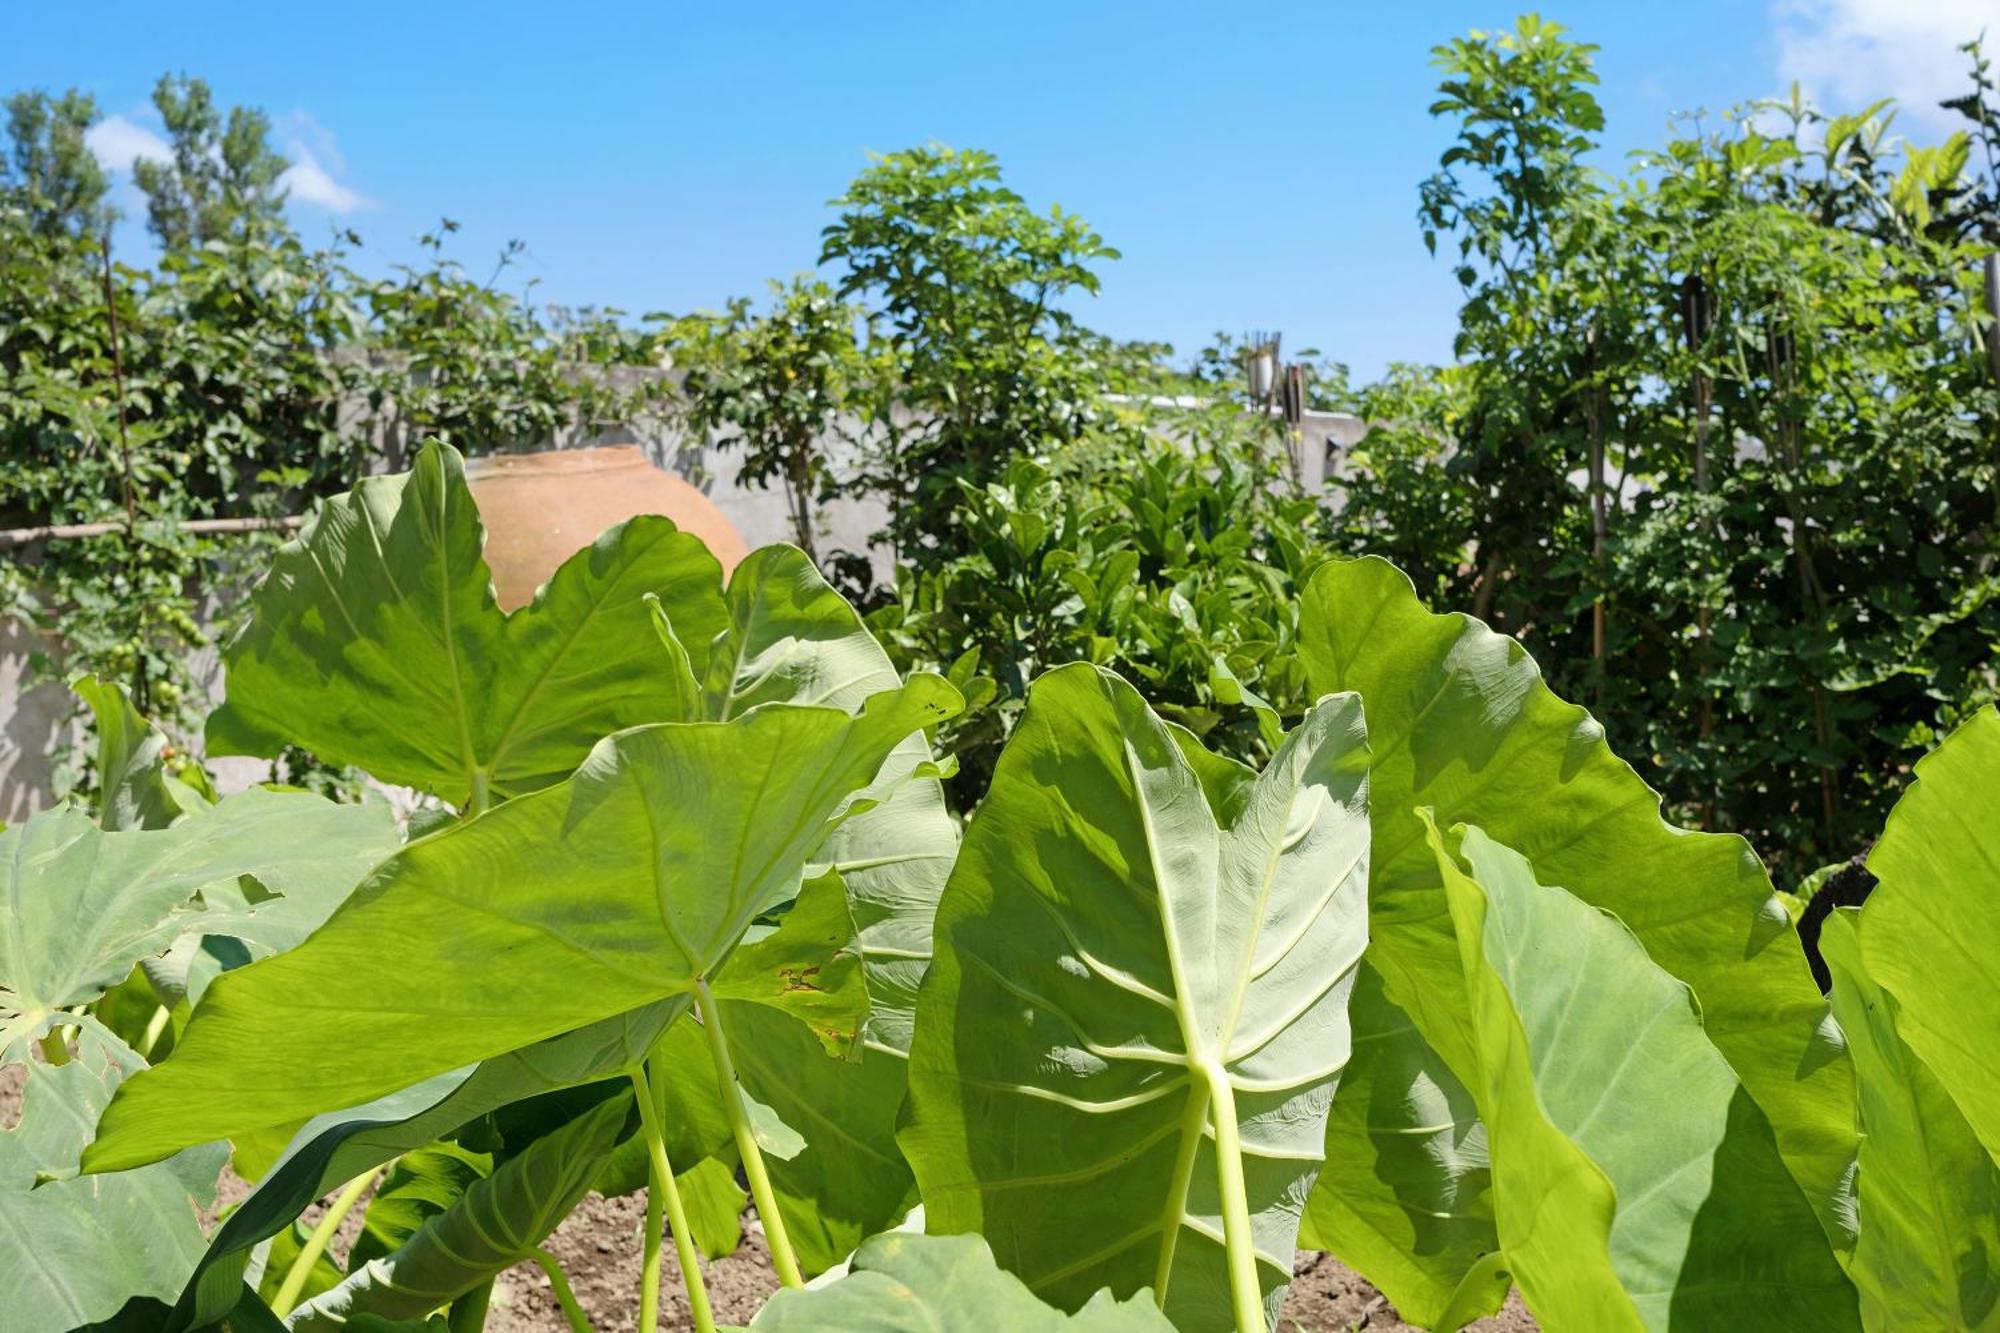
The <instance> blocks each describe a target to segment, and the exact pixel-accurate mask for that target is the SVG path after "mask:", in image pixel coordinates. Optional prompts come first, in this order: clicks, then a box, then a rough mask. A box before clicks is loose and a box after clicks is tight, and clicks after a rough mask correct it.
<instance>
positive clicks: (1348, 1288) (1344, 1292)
mask: <svg viewBox="0 0 2000 1333" xmlns="http://www.w3.org/2000/svg"><path fill="white" fill-rule="evenodd" d="M1466 1327H1467V1328H1468V1329H1473V1330H1477V1333H1533V1330H1535V1329H1538V1328H1540V1327H1541V1326H1540V1325H1539V1324H1537V1323H1536V1322H1535V1318H1534V1316H1533V1315H1531V1314H1529V1313H1528V1310H1527V1307H1526V1306H1524V1305H1522V1304H1521V1293H1520V1292H1518V1291H1515V1292H1513V1293H1511V1294H1509V1296H1508V1297H1507V1304H1506V1306H1505V1307H1503V1308H1502V1309H1501V1311H1500V1313H1499V1314H1496V1315H1494V1316H1492V1317H1491V1318H1489V1319H1481V1320H1477V1321H1475V1322H1473V1323H1470V1324H1467V1325H1466ZM1416 1329H1417V1325H1415V1324H1406V1323H1404V1322H1403V1320H1402V1318H1401V1317H1400V1316H1399V1315H1397V1313H1396V1308H1395V1307H1394V1306H1392V1305H1390V1304H1389V1302H1388V1300H1387V1299H1385V1298H1384V1297H1383V1295H1382V1293H1381V1292H1379V1291H1377V1290H1375V1288H1374V1287H1372V1286H1370V1285H1369V1283H1368V1279H1366V1278H1364V1277H1362V1276H1361V1274H1359V1273H1357V1272H1355V1271H1354V1270H1353V1269H1351V1268H1349V1267H1348V1266H1347V1265H1346V1264H1344V1263H1342V1262H1340V1260H1338V1259H1336V1258H1334V1257H1333V1256H1332V1255H1330V1254H1320V1253H1316V1252H1313V1251H1308V1250H1301V1251H1299V1257H1298V1262H1297V1263H1295V1264H1294V1265H1293V1266H1292V1288H1291V1290H1290V1291H1289V1292H1288V1293H1286V1295H1285V1308H1284V1309H1283V1310H1282V1311H1281V1312H1280V1313H1279V1315H1278V1333H1350V1331H1352V1333H1360V1331H1361V1330H1366V1331H1367V1333H1405V1330H1409V1331H1410V1333H1416Z"/></svg>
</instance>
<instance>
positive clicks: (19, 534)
mask: <svg viewBox="0 0 2000 1333" xmlns="http://www.w3.org/2000/svg"><path fill="white" fill-rule="evenodd" d="M303 522H305V519H304V518H303V517H302V516H299V515H296V514H293V515H288V516H286V517H284V518H190V519H183V520H181V521H180V522H178V523H175V524H173V526H174V527H175V528H178V529H179V530H180V531H182V532H196V533H211V532H290V531H292V530H293V529H295V528H297V527H298V526H299V525H300V524H301V523H303ZM126 530H127V529H126V524H124V523H55V524H49V525H47V526H44V527H38V528H0V550H4V549H5V548H7V547H10V546H27V545H29V544H31V543H33V542H60V541H74V540H76V539H78V538H82V537H103V536H107V535H109V534H111V533H114V532H124V531H126Z"/></svg>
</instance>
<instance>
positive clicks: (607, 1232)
mask: <svg viewBox="0 0 2000 1333" xmlns="http://www.w3.org/2000/svg"><path fill="white" fill-rule="evenodd" d="M26 1072H27V1071H26V1070H25V1069H23V1068H22V1067H21V1066H19V1065H12V1066H5V1067H0V1130H8V1129H12V1128H13V1127H14V1126H15V1124H17V1123H18V1122H19V1119H20V1113H21V1084H22V1079H23V1077H24V1075H25V1074H26ZM245 1193H247V1190H246V1188H245V1187H244V1185H243V1184H242V1182H241V1181H239V1180H237V1179H236V1178H235V1177H234V1175H233V1174H232V1173H228V1172H225V1173H224V1179H223V1181H222V1185H221V1188H220V1190H219V1197H218V1203H219V1204H220V1205H222V1206H225V1207H226V1206H227V1205H229V1204H231V1203H234V1202H235V1201H237V1200H238V1199H241V1198H242V1197H243V1195H244V1194H245ZM317 1212H318V1205H315V1206H314V1208H313V1209H312V1210H311V1211H310V1212H308V1213H307V1218H308V1220H310V1219H311V1218H312V1216H313V1215H314V1214H315V1213H317ZM645 1215H646V1205H645V1194H644V1193H643V1192H642V1193H639V1194H635V1195H630V1196H627V1197H625V1198H622V1199H606V1198H603V1197H601V1196H599V1195H596V1194H592V1195H590V1196H589V1197H587V1198H586V1199H585V1200H584V1201H583V1203H582V1204H581V1205H580V1206H579V1207H578V1208H577V1210H576V1211H575V1212H574V1213H572V1214H570V1216H569V1218H568V1219H567V1220H566V1221H565V1222H564V1223H563V1224H562V1226H560V1227H558V1228H557V1229H556V1232H555V1234H554V1235H553V1236H551V1237H549V1239H548V1242H547V1245H546V1247H545V1248H547V1250H548V1251H549V1252H550V1253H551V1254H553V1255H554V1256H555V1257H556V1258H557V1259H558V1260H559V1261H561V1263H562V1266H563V1270H564V1271H565V1272H566V1273H567V1274H568V1275H569V1281H570V1285H571V1286H572V1287H573V1288H574V1289H575V1291H576V1299H577V1303H578V1304H579V1305H581V1306H582V1307H583V1308H584V1311H585V1312H586V1313H588V1314H589V1315H590V1317H591V1321H592V1323H593V1324H595V1325H596V1327H597V1329H598V1331H599V1333H625V1330H628V1329H632V1328H635V1327H636V1326H637V1324H638V1316H639V1302H638V1290H639V1229H640V1224H641V1222H642V1221H643V1220H644V1218H645ZM360 1216H361V1209H359V1208H357V1209H356V1210H355V1211H354V1213H353V1214H351V1215H350V1216H349V1217H348V1219H347V1223H346V1225H344V1226H343V1227H342V1228H341V1234H340V1236H339V1237H338V1238H337V1239H336V1240H335V1241H334V1244H333V1247H332V1248H333V1250H334V1252H335V1253H336V1254H337V1255H340V1256H342V1257H344V1256H345V1253H346V1250H347V1247H348V1246H349V1245H351V1244H352V1243H353V1240H354V1235H355V1233H356V1232H358V1230H359V1229H360ZM203 1220H204V1221H208V1222H212V1220H213V1219H212V1218H204V1219H203ZM744 1223H745V1225H744V1232H743V1244H742V1246H741V1247H740V1248H739V1249H738V1250H737V1251H736V1253H735V1254H732V1255H730V1256H729V1257H728V1258H726V1259H719V1260H717V1261H715V1262H714V1263H711V1264H708V1265H707V1266H706V1267H705V1269H704V1272H705V1274H706V1276H707V1279H708V1294H709V1301H710V1303H711V1304H712V1305H713V1306H714V1307H715V1315H716V1320H717V1322H718V1323H722V1324H746V1323H748V1322H749V1321H750V1317H751V1316H752V1315H754V1314H756V1312H757V1308H758V1307H759V1306H760V1305H762V1304H763V1303H764V1299H765V1298H766V1297H767V1296H769V1295H770V1294H771V1292H772V1290H773V1289H774V1288H775V1286H776V1285H777V1280H776V1278H774V1277H773V1276H772V1274H771V1265H770V1255H769V1251H768V1250H767V1249H766V1248H765V1245H764V1237H763V1234H762V1232H761V1230H760V1229H759V1228H758V1226H757V1221H756V1216H755V1214H754V1213H751V1214H747V1215H746V1216H745V1218H744ZM663 1266H664V1272H663V1273H662V1275H661V1276H662V1281H661V1287H662V1290H661V1310H660V1316H661V1317H660V1327H661V1329H662V1330H672V1331H673V1333H685V1331H686V1330H691V1329H693V1327H694V1322H693V1320H692V1319H690V1318H689V1316H688V1308H687V1295H686V1293H685V1292H684V1291H683V1290H682V1289H681V1282H680V1266H679V1264H678V1263H677V1262H676V1261H675V1258H674V1252H673V1246H672V1245H671V1244H669V1245H668V1246H667V1247H666V1252H665V1254H664V1256H663ZM1294 1272H1295V1274H1296V1276H1295V1278H1294V1279H1293V1282H1292V1289H1291V1294H1290V1295H1289V1296H1288V1297H1287V1298H1286V1300H1285V1309H1284V1314H1283V1315H1282V1317H1281V1318H1280V1321H1279V1330H1280V1333H1363V1331H1364V1330H1365V1333H1406V1330H1408V1331H1410V1333H1414V1330H1413V1327H1412V1325H1409V1324H1405V1323H1404V1322H1403V1321H1402V1320H1401V1319H1399V1318H1397V1317H1396V1312H1395V1310H1394V1309H1392V1308H1391V1307H1390V1306H1389V1303H1388V1302H1387V1301H1385V1300H1384V1299H1383V1298H1382V1296H1381V1294H1380V1293H1378V1292H1377V1291H1376V1290H1375V1289H1374V1288H1373V1287H1371V1286H1369V1285H1368V1283H1367V1282H1366V1281H1364V1280H1363V1279H1362V1277H1361V1276H1360V1275H1359V1274H1358V1273H1356V1272H1355V1271H1354V1270H1353V1269H1351V1268H1348V1267H1347V1266H1346V1265H1344V1264H1342V1263H1341V1262H1340V1261H1339V1260H1337V1259H1335V1258H1333V1257H1332V1256H1331V1255H1325V1254H1314V1253H1306V1252H1301V1253H1300V1255H1299V1258H1298V1266H1297V1268H1296V1269H1295V1270H1294ZM486 1327H487V1329H488V1333H564V1330H566V1329H567V1327H568V1325H567V1324H566V1323H565V1322H564V1320H563V1316H562V1311H561V1309H560V1308H559V1307H558V1306H557V1304H556V1300H555V1295H554V1293H552V1292H551V1291H550V1289H549V1282H548V1279H547V1278H546V1277H545V1276H543V1274H542V1270H541V1269H540V1268H539V1267H537V1266H536V1265H534V1264H532V1263H528V1264H523V1265H521V1266H520V1267H518V1268H514V1269H512V1270H510V1271H508V1272H506V1273H504V1274H502V1275H501V1277H500V1279H499V1281H498V1282H496V1283H495V1284H494V1290H493V1303H492V1306H491V1307H490V1310H489V1313H488V1315H487V1319H486ZM1470 1327H1471V1328H1472V1329H1475V1330H1478V1333H1531V1331H1532V1330H1534V1329H1535V1328H1536V1327H1537V1326H1536V1324H1535V1321H1534V1319H1533V1318H1532V1317H1531V1316H1530V1315H1529V1314H1528V1313H1527V1311H1526V1310H1525V1309H1523V1308H1522V1306H1521V1297H1520V1293H1519V1292H1516V1293H1515V1294H1514V1295H1513V1297H1512V1298H1511V1299H1510V1300H1509V1301H1508V1302H1507V1308H1506V1309H1504V1310H1502V1311H1501V1312H1500V1313H1499V1314H1498V1315H1495V1316H1494V1317H1493V1318H1491V1319H1482V1320H1480V1321H1479V1322H1478V1323H1476V1324H1473V1325H1470ZM830 1333H831V1331H830ZM966 1333H987V1331H986V1330H967V1331H966ZM992 1333H1005V1330H1002V1329H995V1330H992Z"/></svg>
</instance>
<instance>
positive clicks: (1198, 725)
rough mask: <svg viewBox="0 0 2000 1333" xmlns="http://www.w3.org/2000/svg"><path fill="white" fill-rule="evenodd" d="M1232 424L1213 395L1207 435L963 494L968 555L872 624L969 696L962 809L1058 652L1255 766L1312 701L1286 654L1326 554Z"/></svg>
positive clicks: (1313, 519) (1291, 498) (914, 574)
mask: <svg viewBox="0 0 2000 1333" xmlns="http://www.w3.org/2000/svg"><path fill="white" fill-rule="evenodd" d="M1241 423H1242V419H1241V418H1240V417H1238V416H1237V415H1236V414H1235V412H1234V411H1233V409H1229V408H1226V407H1225V408H1221V409H1218V410H1217V412H1216V413H1214V414H1213V417H1212V418H1211V419H1210V420H1209V421H1207V422H1205V423H1204V427H1206V428H1210V429H1213V431H1214V434H1213V435H1208V436H1205V443H1204V445H1203V446H1202V447H1198V448H1195V449H1192V450H1188V449H1183V448H1181V447H1179V446H1177V445H1175V444H1172V443H1168V442H1162V441H1147V440H1146V439H1145V437H1144V436H1140V437H1138V438H1137V439H1134V440H1131V441H1118V442H1114V443H1106V444H1103V445H1101V446H1099V447H1078V448H1077V449H1074V450H1072V451H1071V452H1070V453H1068V454H1067V455H1066V456H1065V457H1064V458H1063V459H1061V460H1059V462H1058V464H1057V465H1056V466H1053V467H1051V466H1044V465H1042V464H1039V463H1035V462H1032V461H1028V460H1018V461H1016V462H1014V463H1013V464H1011V465H1010V466H1009V467H1008V469H1007V472H1006V474H1005V476H1004V478H1002V479H1000V480H997V481H993V482H989V483H988V484H986V485H985V486H983V487H972V486H969V485H967V486H964V487H963V488H962V490H961V497H960V502H959V509H958V511H957V513H956V514H955V515H954V523H955V524H956V526H957V528H958V530H959V532H960V533H961V536H960V537H959V539H958V540H959V541H960V543H961V545H962V546H963V547H964V548H965V550H964V553H963V554H961V555H958V556H955V557H953V558H951V559H948V560H941V561H935V562H933V563H931V564H929V565H928V566H925V565H918V566H914V567H906V568H905V569H904V571H903V573H902V577H901V581H900V583H899V585H898V588H897V596H898V600H897V602H896V604H894V605H893V606H891V607H888V608H885V609H884V610H882V611H879V612H877V613H876V614H875V615H874V616H873V617H871V622H870V623H871V624H873V625H874V626H876V628H877V629H878V630H880V631H882V632H883V633H884V634H885V635H886V636H887V637H888V638H889V641H890V643H891V645H892V646H893V647H894V648H895V649H896V651H897V652H898V654H899V655H900V656H901V657H902V659H903V661H904V662H905V663H906V664H908V665H910V666H922V667H928V668H932V669H936V670H943V671H947V672H948V673H949V675H950V677H951V679H952V681H953V682H954V683H955V684H957V685H959V686H960V688H961V689H963V690H965V691H966V692H967V698H968V708H967V712H966V714H965V716H964V717H963V718H962V719H961V720H959V721H958V722H956V723H955V724H953V725H952V726H950V727H948V728H947V730H946V732H945V737H946V741H947V743H948V745H949V747H950V748H951V749H952V750H953V752H954V753H955V754H956V755H957V757H958V761H959V772H960V776H959V778H958V779H957V780H956V781H955V782H954V783H953V787H952V790H953V794H954V795H955V797H956V798H957V800H958V803H959V804H960V805H961V807H963V808H968V809H969V808H971V807H972V806H973V805H975V804H977V802H978V800H979V797H980V795H981V794H982V793H983V792H984V790H985V787H986V783H987V782H988V781H989V780H990V777H991V774H992V771H993V763H994V759H995V756H996V755H997V754H998V752H999V749H1000V746H1001V744H1002V743H1003V742H1004V741H1005V739H1006V737H1007V734H1008V732H1009V730H1010V729H1011V728H1012V726H1013V724H1014V721H1015V718H1016V717H1017V716H1018V714H1019V712H1020V709H1021V706H1022V703H1023V701H1024V699H1025V697H1026V694H1027V689H1028V683H1029V681H1031V680H1032V679H1033V678H1034V676H1035V675H1036V674H1037V673H1038V672H1040V671H1043V670H1045V669H1047V668H1049V667H1053V666H1059V665H1061V664H1063V663H1065V662H1079V661H1081V662H1092V663H1095V664H1097V665H1100V666H1107V667H1111V668H1113V669H1115V670H1117V671H1119V672H1121V673H1123V674H1125V675H1126V676H1128V677H1130V678H1131V679H1133V680H1134V681H1136V682H1138V683H1139V684H1140V685H1142V686H1143V688H1144V689H1145V691H1146V693H1147V696H1148V697H1149V698H1150V699H1151V700H1152V701H1153V702H1154V704H1155V706H1156V707H1157V708H1159V710H1160V712H1161V713H1162V714H1163V715H1164V716H1166V717H1167V718H1169V719H1171V720H1172V721H1174V722H1176V723H1179V724H1180V725H1182V726H1185V727H1187V728H1188V729H1189V730H1190V731H1192V732H1194V733H1195V734H1196V735H1197V736H1199V737H1201V739H1202V741H1203V742H1204V743H1205V744H1207V745H1209V746H1211V747H1213V748H1215V749H1218V750H1220V751H1222V752H1223V753H1225V754H1228V755H1231V756H1233V757H1235V758H1239V759H1242V760H1244V761H1246V762H1252V763H1255V762H1261V760H1263V759H1264V758H1267V757H1268V756H1269V755H1270V754H1271V752H1272V750H1273V749H1274V748H1275V745H1276V741H1277V734H1278V730H1279V727H1278V715H1279V714H1283V715H1286V716H1295V715H1296V714H1298V713H1299V712H1301V711H1303V710H1304V708H1305V707H1306V706H1307V705H1308V704H1309V703H1310V702H1311V700H1312V696H1311V695H1310V694H1309V693H1307V692H1306V690H1305V681H1304V676H1303V673H1302V672H1300V671H1299V669H1298V667H1297V661H1296V656H1295V654H1294V653H1293V652H1292V651H1291V650H1292V647H1293V641H1294V636H1295V633H1296V625H1297V609H1296V601H1297V594H1298V590H1299V589H1300V588H1302V587H1303V586H1304V582H1305V579H1306V577H1307V576H1308V575H1309V574H1310V573H1311V572H1312V570H1313V568H1314V567H1315V566H1316V565H1317V564H1318V563H1319V562H1320V561H1322V560H1324V559H1326V558H1327V551H1326V549H1325V547H1324V545H1323V544H1322V543H1321V541H1320V540H1319V537H1318V534H1319V532H1320V530H1321V524H1322V522H1323V520H1322V516H1321V513H1320V511H1319V509H1318V507H1317V505H1316V504H1315V502H1313V501H1312V500H1310V499H1305V498H1303V497H1298V496H1295V495H1293V494H1291V493H1290V492H1289V491H1288V490H1287V489H1286V488H1285V487H1284V485H1283V483H1282V481H1281V480H1280V476H1281V474H1280V470H1279V465H1278V464H1277V463H1276V462H1275V461H1274V460H1273V458H1272V455H1271V450H1270V449H1269V447H1268V446H1269V445H1270V443H1271V442H1270V441H1269V440H1268V439H1267V438H1265V437H1263V436H1262V434H1261V432H1258V431H1256V428H1255V427H1254V426H1253V427H1252V435H1251V438H1249V439H1247V440H1245V439H1243V438H1241V437H1240V436H1238V435H1235V434H1232V433H1231V432H1233V431H1234V430H1236V429H1237V428H1238V427H1239V426H1240V425H1241ZM1135 455H1136V456H1135Z"/></svg>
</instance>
